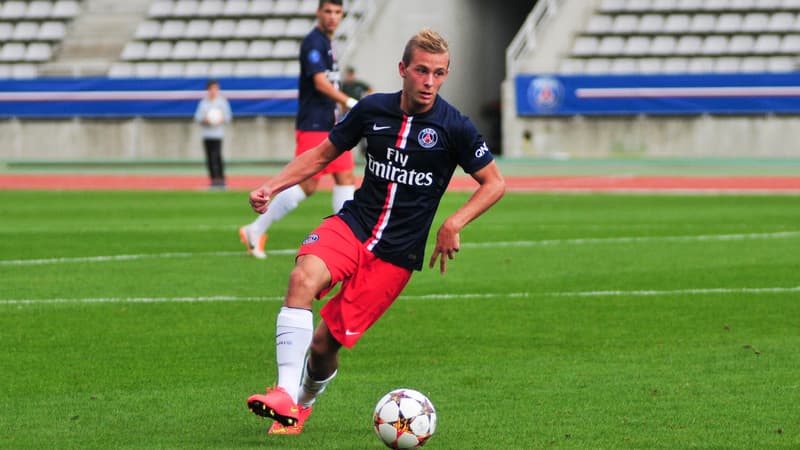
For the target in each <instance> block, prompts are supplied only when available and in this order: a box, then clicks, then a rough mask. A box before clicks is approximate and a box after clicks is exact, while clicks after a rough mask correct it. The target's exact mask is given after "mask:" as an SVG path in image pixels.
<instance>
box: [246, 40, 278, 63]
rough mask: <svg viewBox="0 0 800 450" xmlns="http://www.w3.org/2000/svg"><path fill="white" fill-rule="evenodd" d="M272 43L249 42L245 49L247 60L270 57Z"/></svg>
mask: <svg viewBox="0 0 800 450" xmlns="http://www.w3.org/2000/svg"><path fill="white" fill-rule="evenodd" d="M272 46H273V43H272V41H261V40H255V41H251V42H250V45H249V46H248V47H247V55H246V57H247V59H267V58H270V57H272Z"/></svg>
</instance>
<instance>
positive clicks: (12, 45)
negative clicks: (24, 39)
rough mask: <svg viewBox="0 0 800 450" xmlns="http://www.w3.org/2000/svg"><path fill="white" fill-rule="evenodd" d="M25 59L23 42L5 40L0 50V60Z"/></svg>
mask: <svg viewBox="0 0 800 450" xmlns="http://www.w3.org/2000/svg"><path fill="white" fill-rule="evenodd" d="M23 59H25V44H23V43H21V42H6V43H5V44H4V45H3V50H2V51H0V61H22V60H23Z"/></svg>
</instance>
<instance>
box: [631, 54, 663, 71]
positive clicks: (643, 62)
mask: <svg viewBox="0 0 800 450" xmlns="http://www.w3.org/2000/svg"><path fill="white" fill-rule="evenodd" d="M662 64H663V61H662V60H661V58H641V59H639V60H638V61H637V66H638V71H639V73H648V74H650V73H659V72H661V66H662Z"/></svg>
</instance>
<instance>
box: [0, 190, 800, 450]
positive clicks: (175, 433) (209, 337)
mask: <svg viewBox="0 0 800 450" xmlns="http://www.w3.org/2000/svg"><path fill="white" fill-rule="evenodd" d="M466 198H467V196H466V194H460V193H450V194H448V195H447V196H445V199H444V201H443V203H442V208H441V211H440V214H439V216H437V223H440V222H441V220H443V217H444V216H445V214H447V213H448V212H451V211H453V210H454V209H455V208H456V207H458V206H459V205H460V204H462V203H463V202H464V201H465V199H466ZM0 208H2V211H3V213H2V220H0V280H1V282H0V345H1V346H2V351H0V373H2V388H1V389H0V392H1V393H2V394H0V448H9V449H42V448H64V449H111V448H114V449H251V448H272V449H379V448H382V444H380V442H379V441H378V439H377V438H376V436H375V435H374V432H373V430H372V427H371V414H372V409H373V407H374V405H375V402H377V400H378V399H379V398H380V397H381V396H382V395H383V394H384V393H385V392H388V391H389V390H391V389H393V388H396V387H411V388H415V389H418V390H420V391H422V392H425V393H426V394H428V395H429V396H430V398H431V400H432V401H433V402H434V404H435V405H436V407H437V409H438V413H439V417H440V422H439V429H438V431H437V433H436V435H435V436H434V437H433V438H432V439H431V441H430V442H429V443H428V444H427V445H426V448H431V449H502V450H505V449H539V448H572V449H620V448H630V449H650V448H661V449H682V448H704V449H756V448H758V449H762V448H787V449H788V448H800V408H798V399H800V376H799V374H800V256H799V255H800V202H799V201H798V198H797V197H796V196H766V195H764V196H735V195H730V196H713V195H701V196H681V195H676V196H672V195H589V194H579V195H566V194H514V193H512V194H507V196H506V197H505V198H504V199H503V200H502V201H501V202H500V203H499V204H498V205H497V206H496V207H495V208H494V209H492V210H491V211H490V212H489V213H488V214H486V215H485V216H483V217H481V218H479V219H478V220H477V221H475V222H474V223H473V224H471V225H470V226H468V227H467V229H465V230H464V231H463V232H462V234H461V242H462V250H461V252H460V253H459V254H458V257H457V259H456V260H454V261H451V262H449V265H448V272H447V274H446V275H444V276H442V275H440V274H439V273H438V271H436V270H429V269H427V268H426V269H425V270H424V271H423V272H421V273H417V274H415V276H414V277H413V278H412V281H411V283H410V284H409V286H408V288H407V289H406V291H405V292H404V295H403V296H402V297H401V299H400V300H398V302H397V303H396V304H395V305H394V306H393V307H392V308H391V309H390V310H389V312H388V313H387V315H386V316H385V317H383V318H382V319H381V321H379V322H378V323H377V324H376V325H375V326H374V327H373V328H372V329H371V330H370V331H369V332H368V333H367V334H366V335H365V336H364V338H363V339H362V341H361V342H360V343H359V344H358V345H357V346H356V347H355V348H354V349H353V350H345V351H343V352H342V355H341V367H340V373H339V377H337V378H336V380H335V381H334V382H333V383H332V384H331V385H330V387H329V390H328V391H327V392H326V393H325V394H324V395H323V396H322V397H320V399H319V402H318V404H317V406H316V409H315V411H314V413H313V414H312V416H311V418H310V419H309V421H308V423H307V425H306V430H305V431H304V433H303V434H302V435H300V436H268V435H266V434H265V432H266V430H267V428H268V426H269V423H267V422H266V421H265V420H263V419H260V418H258V417H256V416H254V415H253V414H251V413H249V412H248V411H247V408H246V405H245V400H246V399H247V397H248V396H249V395H250V394H252V393H255V392H258V391H261V390H263V388H264V387H265V386H267V385H271V384H272V383H273V382H274V379H275V363H274V321H275V315H276V313H277V311H278V309H279V307H280V301H281V297H282V295H283V293H284V292H285V289H286V283H287V278H288V274H289V270H290V268H291V266H292V261H293V251H294V250H295V249H296V247H297V244H298V243H299V242H300V241H301V240H302V238H303V237H304V236H305V234H306V233H307V232H308V231H310V230H311V229H312V228H313V227H314V226H316V225H317V224H318V223H319V221H320V219H321V218H322V217H323V216H325V215H327V214H328V213H329V209H330V198H329V194H326V193H320V194H318V195H316V196H314V197H312V198H311V199H309V200H308V201H307V202H305V203H304V204H303V205H302V206H301V207H300V208H299V209H298V210H297V211H295V213H294V214H292V215H291V216H289V217H287V218H286V219H285V220H284V221H283V222H280V223H279V224H277V225H276V226H275V227H274V228H273V230H272V231H271V236H270V241H269V243H268V250H273V251H275V252H274V253H272V254H271V255H270V257H269V258H268V259H267V260H266V261H258V260H255V259H252V258H248V257H245V256H244V253H243V251H242V250H243V248H242V246H241V244H240V243H239V242H238V236H237V228H238V226H240V225H242V224H244V223H246V222H248V221H249V220H251V219H252V217H253V215H252V213H251V212H250V211H249V209H248V203H247V194H246V193H244V192H226V193H206V192H171V193H163V192H145V193H142V192H24V191H23V192H14V191H3V192H0ZM434 231H435V229H434ZM431 243H432V242H429V244H431ZM429 249H430V245H429ZM429 253H430V250H429ZM318 306H319V305H318Z"/></svg>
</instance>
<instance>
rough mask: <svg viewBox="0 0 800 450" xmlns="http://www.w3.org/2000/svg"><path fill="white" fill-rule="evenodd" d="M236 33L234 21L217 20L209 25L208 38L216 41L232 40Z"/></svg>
mask: <svg viewBox="0 0 800 450" xmlns="http://www.w3.org/2000/svg"><path fill="white" fill-rule="evenodd" d="M235 32H236V21H235V20H231V19H217V20H215V21H214V22H213V23H212V24H211V32H210V34H209V35H210V37H212V38H216V39H228V38H232V37H233V35H234V33H235Z"/></svg>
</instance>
